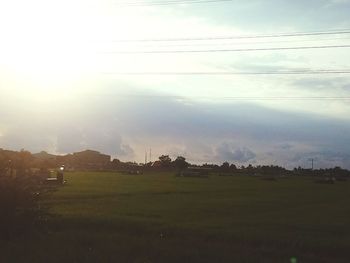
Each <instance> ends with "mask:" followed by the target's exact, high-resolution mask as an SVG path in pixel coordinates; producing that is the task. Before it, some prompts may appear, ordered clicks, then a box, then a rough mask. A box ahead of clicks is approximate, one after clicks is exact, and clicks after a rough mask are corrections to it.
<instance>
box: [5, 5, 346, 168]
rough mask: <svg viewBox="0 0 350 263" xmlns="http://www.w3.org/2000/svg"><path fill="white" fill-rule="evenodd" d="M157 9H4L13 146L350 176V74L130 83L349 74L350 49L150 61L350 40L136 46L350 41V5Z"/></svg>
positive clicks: (8, 144)
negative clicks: (329, 170) (337, 171)
mask: <svg viewBox="0 0 350 263" xmlns="http://www.w3.org/2000/svg"><path fill="white" fill-rule="evenodd" d="M179 1H180V2H181V3H182V2H184V0H179ZM144 2H146V1H141V0H130V1H129V3H131V4H129V5H128V4H126V3H128V1H126V0H123V1H117V0H87V1H86V0H85V1H82V0H69V1H68V0H62V1H48V0H34V1H25V0H12V1H2V2H0V148H8V149H14V150H19V149H21V148H24V149H28V150H31V151H33V152H36V151H41V150H46V151H49V152H52V153H59V154H64V153H68V152H73V151H79V150H83V149H87V148H89V149H96V150H99V151H101V152H104V153H108V154H111V155H113V156H115V157H117V158H119V159H122V160H135V161H138V162H141V161H143V160H144V154H145V150H147V151H149V149H150V148H152V152H153V154H152V155H153V159H154V158H155V157H157V156H159V155H160V154H170V155H171V156H172V157H176V156H177V155H183V156H185V157H186V158H187V159H189V160H190V161H191V162H196V163H203V162H215V163H221V162H223V161H225V160H227V161H229V162H233V163H236V164H238V165H241V164H244V165H246V164H248V163H252V164H255V165H256V164H278V165H283V166H286V167H289V168H290V167H294V166H298V165H300V166H302V167H310V163H311V162H310V159H311V158H313V159H314V160H315V166H316V167H329V166H335V165H341V166H343V167H347V168H350V99H349V100H346V99H341V98H347V97H348V98H350V78H349V77H350V74H315V75H164V74H163V75H157V74H154V75H147V74H144V75H132V74H129V75H128V74H120V73H149V72H156V73H159V72H173V73H175V72H177V73H179V72H255V73H259V72H281V71H282V72H283V71H289V72H290V71H293V72H295V71H298V72H299V71H305V70H308V71H310V70H350V62H349V61H350V48H327V49H301V50H265V51H251V50H250V51H235V52H208V53H207V52H197V53H187V52H185V53H182V52H177V53H137V52H140V51H141V52H144V51H147V52H148V51H167V50H176V51H186V50H187V51H188V50H196V51H199V50H208V49H210V50H213V49H214V50H216V49H235V50H237V49H240V50H241V49H266V48H268V49H270V48H276V47H283V48H286V47H305V46H340V45H350V34H337V35H316V36H298V37H279V38H248V39H246V38H244V39H219V40H201V41H199V40H192V41H125V40H135V39H137V40H145V39H148V40H149V39H153V40H154V39H169V38H170V39H173V38H175V39H176V38H177V39H178V38H187V39H188V38H223V37H228V36H257V35H266V34H268V35H270V34H280V33H289V32H290V33H294V32H324V31H334V30H345V31H347V30H349V31H350V19H349V13H350V1H348V0H317V1H316V0H311V1H304V0H303V1H302V0H296V1H286V0H285V1H283V0H279V1H278V0H270V1H262V0H251V1H234V0H233V1H222V2H220V1H218V2H211V3H197V4H193V3H192V4H180V5H173V4H166V5H142V4H140V3H144ZM148 2H152V3H154V2H158V3H159V2H169V1H165V0H164V1H161V0H152V1H151V0H149V1H148ZM135 3H137V4H136V5H135ZM135 51H136V53H133V52H135ZM311 98H313V99H311ZM325 98H333V99H325ZM334 98H335V99H334Z"/></svg>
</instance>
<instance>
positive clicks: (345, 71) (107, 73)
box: [101, 70, 350, 76]
mask: <svg viewBox="0 0 350 263" xmlns="http://www.w3.org/2000/svg"><path fill="white" fill-rule="evenodd" d="M101 74H105V75H146V76H147V75H185V76H186V75H330V74H350V70H313V71H311V70H307V71H275V72H272V71H270V72H239V71H236V72H232V71H231V72H228V71H226V72H101Z"/></svg>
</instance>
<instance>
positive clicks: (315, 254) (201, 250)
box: [0, 172, 350, 263]
mask: <svg viewBox="0 0 350 263" xmlns="http://www.w3.org/2000/svg"><path fill="white" fill-rule="evenodd" d="M66 179H67V181H68V183H67V184H66V185H65V186H63V187H61V188H59V189H58V190H57V191H56V192H54V194H53V195H51V196H50V197H49V199H48V200H47V201H45V202H46V203H47V204H49V205H50V207H51V210H50V211H51V213H52V214H54V215H55V216H54V217H53V218H51V219H50V220H49V230H48V233H42V234H35V235H30V236H24V237H21V238H19V239H16V240H13V241H10V242H6V243H1V248H0V249H1V251H0V252H1V253H0V262H140V263H146V262H293V261H291V260H290V259H291V258H292V257H295V258H297V259H298V261H294V262H350V182H337V183H336V184H334V185H328V184H316V183H314V182H313V179H310V178H287V179H280V180H278V181H264V180H261V179H259V178H256V177H242V176H237V177H236V176H232V177H220V176H211V177H209V178H207V179H204V178H182V177H175V176H174V175H173V174H152V175H151V174H146V175H138V176H134V175H121V174H117V173H78V172H76V173H69V174H67V175H66Z"/></svg>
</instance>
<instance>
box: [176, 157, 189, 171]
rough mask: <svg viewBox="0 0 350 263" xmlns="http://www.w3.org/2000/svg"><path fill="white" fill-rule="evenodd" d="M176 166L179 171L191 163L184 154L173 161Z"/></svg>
mask: <svg viewBox="0 0 350 263" xmlns="http://www.w3.org/2000/svg"><path fill="white" fill-rule="evenodd" d="M173 164H174V167H175V168H176V169H178V170H179V171H182V170H184V169H186V168H187V167H188V166H189V165H190V164H189V163H188V162H186V158H185V157H183V156H178V157H177V158H176V159H175V161H174V162H173Z"/></svg>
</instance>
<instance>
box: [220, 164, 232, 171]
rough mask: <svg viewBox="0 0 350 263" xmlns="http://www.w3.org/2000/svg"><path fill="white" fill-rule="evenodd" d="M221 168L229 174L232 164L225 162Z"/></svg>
mask: <svg viewBox="0 0 350 263" xmlns="http://www.w3.org/2000/svg"><path fill="white" fill-rule="evenodd" d="M220 168H221V170H222V171H224V172H228V171H229V170H230V164H229V163H228V162H224V163H223V164H222V165H221V167H220Z"/></svg>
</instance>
